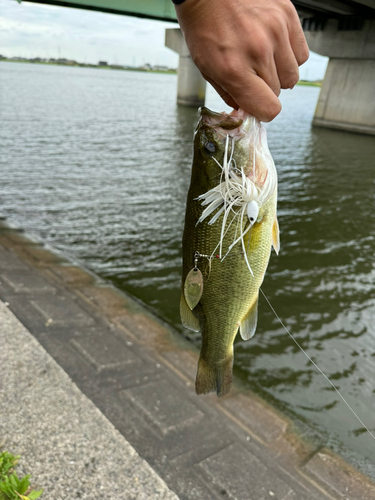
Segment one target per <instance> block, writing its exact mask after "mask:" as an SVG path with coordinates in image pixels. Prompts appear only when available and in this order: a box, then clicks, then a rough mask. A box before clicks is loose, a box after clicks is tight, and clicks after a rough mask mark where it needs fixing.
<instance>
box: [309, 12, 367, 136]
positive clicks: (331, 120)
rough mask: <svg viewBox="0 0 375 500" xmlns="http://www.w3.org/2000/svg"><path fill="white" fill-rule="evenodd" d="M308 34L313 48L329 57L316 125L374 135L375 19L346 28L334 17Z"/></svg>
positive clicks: (317, 110)
mask: <svg viewBox="0 0 375 500" xmlns="http://www.w3.org/2000/svg"><path fill="white" fill-rule="evenodd" d="M305 35H306V39H307V42H308V44H309V47H310V49H311V50H313V51H314V52H317V53H318V54H321V55H324V56H328V57H329V58H330V60H329V62H328V66H327V71H326V74H325V77H324V80H323V84H322V88H321V91H320V95H319V100H318V104H317V107H316V110H315V116H314V120H313V125H316V126H319V127H327V128H336V129H342V130H347V131H349V132H358V133H363V134H371V135H375V20H368V21H365V23H364V25H363V26H362V28H361V29H355V30H350V31H343V30H341V29H339V24H338V21H337V20H333V19H331V20H329V21H328V23H327V24H326V26H325V27H324V29H323V30H321V31H307V32H305Z"/></svg>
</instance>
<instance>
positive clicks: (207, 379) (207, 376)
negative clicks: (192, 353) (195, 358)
mask: <svg viewBox="0 0 375 500" xmlns="http://www.w3.org/2000/svg"><path fill="white" fill-rule="evenodd" d="M232 370H233V354H231V355H230V356H229V357H228V358H227V359H226V360H225V361H224V362H222V363H220V364H209V363H208V362H207V361H205V360H204V359H203V358H202V357H200V358H199V362H198V372H197V378H196V379H195V392H196V393H197V394H207V393H208V392H214V391H216V394H217V395H218V396H219V397H220V396H225V394H228V392H229V391H230V388H231V386H232V378H233V373H232Z"/></svg>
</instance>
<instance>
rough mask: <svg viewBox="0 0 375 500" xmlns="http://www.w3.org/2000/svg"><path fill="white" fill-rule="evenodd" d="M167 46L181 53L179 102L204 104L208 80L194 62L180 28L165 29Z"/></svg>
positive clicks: (178, 86)
mask: <svg viewBox="0 0 375 500" xmlns="http://www.w3.org/2000/svg"><path fill="white" fill-rule="evenodd" d="M165 46H166V47H168V48H169V49H172V50H174V51H175V52H177V53H178V54H179V55H180V59H179V64H178V81H177V104H181V105H183V106H192V107H199V106H203V105H204V100H205V97H206V80H205V79H204V78H203V77H202V75H201V74H200V71H199V70H198V68H197V67H196V66H195V64H194V63H193V60H192V58H191V56H190V54H189V49H188V48H187V45H186V43H185V40H184V37H183V35H182V33H181V30H180V29H179V28H177V29H173V28H172V29H167V30H165Z"/></svg>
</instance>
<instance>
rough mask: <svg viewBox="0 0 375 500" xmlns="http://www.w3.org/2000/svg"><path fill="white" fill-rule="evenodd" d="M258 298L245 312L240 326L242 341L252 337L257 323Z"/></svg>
mask: <svg viewBox="0 0 375 500" xmlns="http://www.w3.org/2000/svg"><path fill="white" fill-rule="evenodd" d="M258 298H259V296H258V297H257V298H256V299H255V301H254V303H253V305H252V306H251V307H250V309H249V310H248V311H247V313H246V316H245V317H244V318H243V320H242V321H241V324H240V335H241V337H242V339H243V340H249V339H251V337H254V334H255V330H256V328H257V323H258Z"/></svg>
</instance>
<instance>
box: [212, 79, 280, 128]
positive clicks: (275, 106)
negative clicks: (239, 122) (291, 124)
mask: <svg viewBox="0 0 375 500" xmlns="http://www.w3.org/2000/svg"><path fill="white" fill-rule="evenodd" d="M218 84H219V85H220V87H221V88H222V89H223V90H224V91H225V92H227V93H228V95H229V96H230V97H231V98H232V99H233V100H234V101H235V103H237V104H238V106H239V107H240V108H242V109H243V110H244V111H247V112H248V113H250V114H252V115H254V116H256V117H257V118H259V120H260V121H263V122H269V121H271V120H273V119H274V118H275V117H276V116H277V115H278V114H279V113H280V111H281V103H280V101H279V99H278V98H277V97H276V95H275V94H274V93H273V91H272V90H271V89H270V87H269V86H268V85H267V84H266V83H265V81H264V80H262V79H261V78H260V77H259V76H258V75H256V74H255V73H252V72H249V73H248V74H247V75H246V79H245V78H244V77H242V78H238V77H236V78H232V79H231V80H230V81H226V82H221V81H219V82H218Z"/></svg>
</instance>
